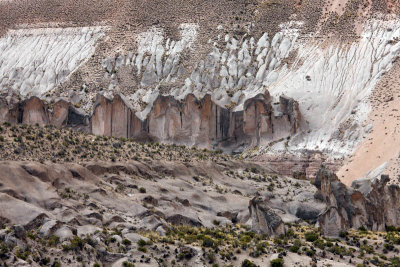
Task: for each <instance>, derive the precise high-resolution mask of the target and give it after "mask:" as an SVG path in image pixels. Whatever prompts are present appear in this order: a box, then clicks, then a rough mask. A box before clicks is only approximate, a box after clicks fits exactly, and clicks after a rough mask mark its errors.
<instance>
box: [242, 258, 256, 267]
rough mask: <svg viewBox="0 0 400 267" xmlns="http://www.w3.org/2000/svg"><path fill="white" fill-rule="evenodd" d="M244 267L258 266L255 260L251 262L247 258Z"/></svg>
mask: <svg viewBox="0 0 400 267" xmlns="http://www.w3.org/2000/svg"><path fill="white" fill-rule="evenodd" d="M242 267H257V265H256V264H255V263H254V262H251V261H249V260H248V259H245V260H244V261H243V262H242Z"/></svg>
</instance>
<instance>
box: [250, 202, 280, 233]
mask: <svg viewBox="0 0 400 267" xmlns="http://www.w3.org/2000/svg"><path fill="white" fill-rule="evenodd" d="M249 210H250V215H251V219H252V228H253V230H255V231H257V232H261V233H265V234H267V235H269V236H275V235H280V234H284V233H285V225H284V223H283V221H282V219H281V217H279V216H278V215H277V214H276V213H275V212H274V211H273V210H272V209H271V208H270V207H269V206H268V205H267V204H266V203H265V202H264V201H263V199H261V198H260V197H255V198H253V199H252V200H251V201H250V206H249Z"/></svg>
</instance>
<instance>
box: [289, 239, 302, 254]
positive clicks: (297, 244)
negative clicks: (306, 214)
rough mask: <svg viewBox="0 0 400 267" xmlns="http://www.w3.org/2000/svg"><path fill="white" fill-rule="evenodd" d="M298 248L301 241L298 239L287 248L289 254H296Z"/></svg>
mask: <svg viewBox="0 0 400 267" xmlns="http://www.w3.org/2000/svg"><path fill="white" fill-rule="evenodd" d="M300 248H301V241H300V240H299V239H296V240H295V241H294V242H293V246H291V247H290V248H289V250H290V252H293V253H297V252H298V251H299V249H300Z"/></svg>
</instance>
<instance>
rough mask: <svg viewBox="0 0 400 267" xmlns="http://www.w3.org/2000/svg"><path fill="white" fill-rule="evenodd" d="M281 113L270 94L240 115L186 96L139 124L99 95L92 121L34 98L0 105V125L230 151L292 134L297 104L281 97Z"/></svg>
mask: <svg viewBox="0 0 400 267" xmlns="http://www.w3.org/2000/svg"><path fill="white" fill-rule="evenodd" d="M280 109H281V112H280V113H279V114H274V112H273V109H272V105H271V99H270V96H269V94H268V92H267V93H266V94H264V95H263V94H259V95H257V96H256V97H254V98H250V99H247V100H246V101H245V103H244V110H243V111H235V112H234V111H231V110H229V109H226V108H224V107H221V106H218V105H217V104H215V103H214V102H213V101H212V99H211V96H210V95H206V96H205V97H204V98H203V99H197V98H196V97H195V96H194V95H192V94H189V95H187V96H186V98H185V99H184V100H183V101H178V100H176V99H174V98H173V97H171V96H159V97H158V98H157V99H156V100H155V101H154V103H153V107H152V109H151V110H150V112H149V114H148V116H147V118H146V119H145V120H141V119H139V118H138V117H137V116H136V115H135V112H134V111H133V110H132V109H131V108H130V106H129V105H128V104H127V101H125V100H124V97H123V96H122V95H119V94H117V95H115V96H114V99H113V100H110V99H107V98H105V97H104V96H98V99H97V101H96V103H95V106H94V111H93V115H92V116H91V117H89V116H87V115H85V114H83V113H81V112H80V111H79V110H77V109H76V108H74V107H73V106H72V105H71V104H70V103H69V102H67V101H65V100H59V101H57V102H56V103H55V104H54V105H52V106H51V107H50V106H49V105H47V104H46V103H44V101H42V100H40V99H39V98H37V97H32V98H30V99H28V100H26V101H24V102H22V103H18V104H14V105H9V104H7V102H6V101H5V100H2V102H0V122H2V121H8V122H12V123H17V122H20V123H25V124H36V123H38V124H40V125H45V124H53V125H55V126H58V127H62V126H67V127H73V128H75V129H79V130H83V131H87V132H91V133H93V134H95V135H106V136H115V137H124V138H134V139H136V140H138V141H147V140H153V141H158V142H165V143H175V144H185V145H189V146H193V145H196V146H199V147H203V148H220V149H224V150H234V149H243V148H245V147H246V146H249V145H260V144H262V143H264V144H265V143H269V142H271V141H273V140H277V139H280V138H286V137H288V136H290V135H293V134H295V133H296V132H297V131H298V129H299V128H300V123H301V115H300V112H299V108H298V104H297V102H296V101H294V100H293V99H291V98H287V97H284V96H282V97H280Z"/></svg>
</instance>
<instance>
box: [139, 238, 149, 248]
mask: <svg viewBox="0 0 400 267" xmlns="http://www.w3.org/2000/svg"><path fill="white" fill-rule="evenodd" d="M137 244H138V246H139V247H144V246H146V245H147V243H146V241H144V240H143V239H139V240H138V241H137Z"/></svg>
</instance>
